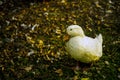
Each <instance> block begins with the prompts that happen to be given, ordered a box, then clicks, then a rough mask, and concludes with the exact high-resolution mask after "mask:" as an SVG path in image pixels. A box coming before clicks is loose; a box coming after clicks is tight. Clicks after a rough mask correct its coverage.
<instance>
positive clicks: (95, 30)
mask: <svg viewBox="0 0 120 80" xmlns="http://www.w3.org/2000/svg"><path fill="white" fill-rule="evenodd" d="M119 6H120V2H119V1H111V0H70V1H69V0H53V1H52V0H51V1H37V0H36V1H34V0H33V1H30V0H29V1H24V0H11V1H9V0H8V1H7V0H6V1H4V0H1V1H0V9H1V11H0V79H1V80H38V79H42V80H119V79H120V32H119V29H120V28H119V25H120V22H119V19H120V15H119V11H120V7H119ZM72 24H78V25H80V26H82V28H83V29H84V31H85V34H86V35H88V36H91V37H95V35H96V34H99V33H101V34H102V35H103V40H104V41H103V56H102V57H101V59H100V60H99V61H98V62H95V63H94V64H93V65H92V66H88V64H84V63H81V64H80V69H79V70H75V69H74V68H73V67H75V66H76V63H77V62H76V61H75V60H74V59H72V58H70V57H69V56H68V55H66V51H65V42H66V40H67V39H68V38H67V37H66V36H65V35H66V32H65V30H66V28H67V27H68V26H69V25H72Z"/></svg>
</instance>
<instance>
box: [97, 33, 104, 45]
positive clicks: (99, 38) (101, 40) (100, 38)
mask: <svg viewBox="0 0 120 80" xmlns="http://www.w3.org/2000/svg"><path fill="white" fill-rule="evenodd" d="M96 38H97V39H98V40H99V41H100V43H101V44H102V42H103V38H102V34H99V35H98V36H97V37H96Z"/></svg>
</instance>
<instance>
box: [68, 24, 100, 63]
mask: <svg viewBox="0 0 120 80" xmlns="http://www.w3.org/2000/svg"><path fill="white" fill-rule="evenodd" d="M71 29H72V30H71ZM77 29H80V31H81V29H82V28H79V27H78V26H77V27H76V25H72V27H71V26H70V27H68V28H67V32H68V34H70V33H72V34H73V31H74V32H75V31H77ZM70 30H71V31H70ZM80 31H79V30H78V32H79V33H80V35H79V33H77V32H76V33H77V35H73V36H72V38H71V39H70V40H69V41H68V42H67V43H66V50H67V51H68V53H69V54H70V55H71V57H72V58H74V59H76V60H78V61H81V62H84V63H90V62H93V61H96V60H99V58H100V57H101V56H102V35H101V34H99V36H97V37H96V38H90V37H87V36H85V35H84V32H80ZM76 33H75V34H76ZM81 33H82V34H83V35H81Z"/></svg>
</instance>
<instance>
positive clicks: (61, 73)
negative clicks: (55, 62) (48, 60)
mask: <svg viewBox="0 0 120 80" xmlns="http://www.w3.org/2000/svg"><path fill="white" fill-rule="evenodd" d="M55 72H56V73H58V74H59V76H62V75H63V71H62V69H57V70H56V71H55Z"/></svg>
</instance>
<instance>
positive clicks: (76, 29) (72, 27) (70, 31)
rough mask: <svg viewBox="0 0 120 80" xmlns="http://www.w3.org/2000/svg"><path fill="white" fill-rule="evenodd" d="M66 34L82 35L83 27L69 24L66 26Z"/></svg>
mask: <svg viewBox="0 0 120 80" xmlns="http://www.w3.org/2000/svg"><path fill="white" fill-rule="evenodd" d="M67 34H68V35H70V36H72V37H74V36H80V37H84V36H85V34H84V32H83V29H82V28H81V27H80V26H78V25H70V26H68V28H67Z"/></svg>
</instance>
